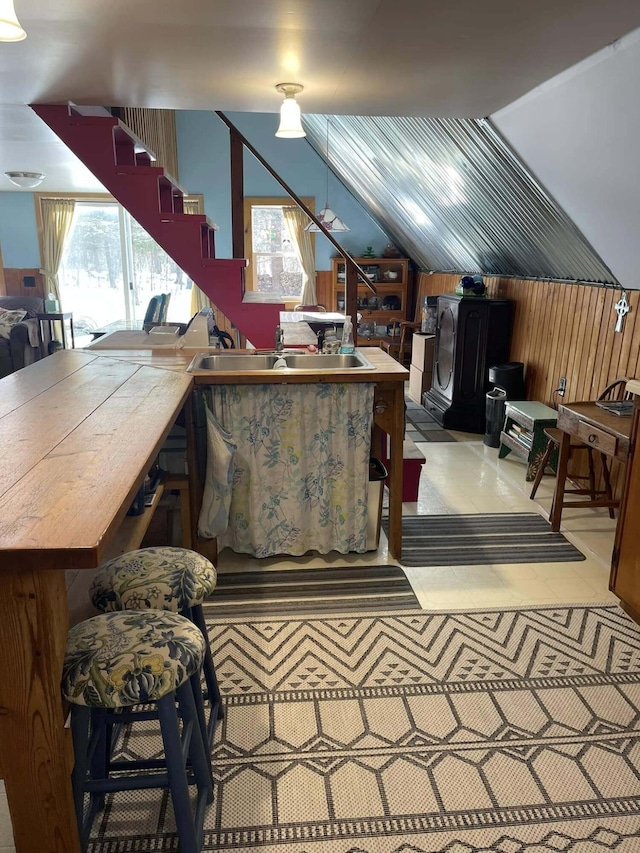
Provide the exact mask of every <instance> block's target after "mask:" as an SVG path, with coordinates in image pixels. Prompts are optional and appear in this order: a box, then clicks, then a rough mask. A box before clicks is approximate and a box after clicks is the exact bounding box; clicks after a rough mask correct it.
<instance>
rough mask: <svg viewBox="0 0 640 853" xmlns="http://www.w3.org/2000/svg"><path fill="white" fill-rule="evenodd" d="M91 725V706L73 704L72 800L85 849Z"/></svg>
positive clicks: (81, 846)
mask: <svg viewBox="0 0 640 853" xmlns="http://www.w3.org/2000/svg"><path fill="white" fill-rule="evenodd" d="M90 725H91V708H85V707H84V706H83V705H74V706H73V708H72V709H71V737H72V740H73V752H74V756H75V761H74V765H73V771H72V773H71V787H72V789H73V802H74V805H75V807H76V819H77V821H78V834H79V836H80V848H81V850H85V849H86V846H87V838H86V835H87V834H88V832H87V830H85V826H84V783H85V779H86V777H87V768H88V765H89V728H90Z"/></svg>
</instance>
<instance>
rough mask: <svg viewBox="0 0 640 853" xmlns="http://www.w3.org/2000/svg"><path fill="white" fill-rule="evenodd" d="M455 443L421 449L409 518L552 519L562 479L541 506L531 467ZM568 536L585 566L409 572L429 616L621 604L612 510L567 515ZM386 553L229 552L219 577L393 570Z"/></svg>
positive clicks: (477, 442)
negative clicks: (535, 515)
mask: <svg viewBox="0 0 640 853" xmlns="http://www.w3.org/2000/svg"><path fill="white" fill-rule="evenodd" d="M451 434H452V435H453V436H454V437H455V438H456V439H457V440H456V441H455V442H439V443H432V442H423V443H418V447H419V448H420V450H421V451H422V453H423V454H424V456H425V458H426V461H425V464H424V465H423V468H422V475H421V479H420V488H419V494H418V501H417V503H405V504H403V512H404V513H405V514H406V515H416V514H417V515H439V514H455V513H470V514H473V513H479V512H539V513H541V514H542V515H544V516H545V517H548V513H549V508H550V506H551V498H552V494H553V487H554V484H555V479H554V478H553V477H545V478H544V479H543V481H542V483H541V484H540V488H539V489H538V494H537V496H536V500H534V501H531V500H529V492H530V491H531V484H530V483H526V482H525V466H524V464H523V462H522V461H520V460H519V459H517V458H516V457H515V456H514V455H513V454H512V455H511V456H509V457H507V458H506V459H500V460H498V451H497V449H494V448H490V447H486V446H485V445H484V444H483V442H482V440H481V439H480V438H479V437H478V436H475V435H470V434H468V433H451ZM562 522H563V524H562V532H563V533H564V534H565V536H566V537H567V538H568V539H569V540H570V541H571V542H573V544H574V545H576V546H577V547H578V548H579V549H580V550H581V551H582V552H583V553H584V554H585V555H586V556H587V559H586V560H584V561H583V562H578V563H533V564H530V565H528V564H516V565H508V564H506V565H505V564H496V565H483V566H459V567H455V566H442V567H438V566H431V567H429V568H405V572H406V574H407V576H408V578H409V580H410V581H411V584H412V585H413V588H414V590H415V593H416V595H417V597H418V599H419V601H420V604H421V606H422V607H423V608H425V609H441V608H444V609H466V608H469V607H485V606H492V607H493V606H498V607H499V606H518V605H525V606H526V605H530V604H553V603H556V602H557V603H563V602H564V603H569V602H589V601H616V600H617V599H616V598H615V596H613V595H612V593H610V592H609V590H608V580H609V565H610V558H611V550H612V547H613V538H614V533H615V524H616V522H615V520H612V519H610V518H609V516H608V513H607V510H605V509H584V510H581V509H571V510H564V512H563V516H562ZM380 538H381V542H380V548H379V549H378V551H377V552H368V553H367V554H361V555H358V554H349V555H347V556H345V555H341V554H332V555H328V556H325V557H321V556H318V555H316V556H315V557H312V556H306V557H296V558H294V557H291V558H284V559H283V558H273V559H269V560H260V561H256V560H253V559H252V558H250V557H247V556H246V555H241V554H233V553H232V552H230V551H229V550H225V551H222V553H221V554H220V559H219V569H220V571H223V572H239V571H245V570H246V569H247V567H248V566H250V567H251V569H256V568H258V567H261V568H264V569H270V568H276V567H277V568H296V567H297V568H299V567H301V566H307V567H309V568H311V567H316V566H323V565H336V566H340V565H344V564H345V563H349V564H361V565H373V564H384V563H394V562H395V561H394V560H393V559H391V558H390V557H389V554H388V551H387V547H386V539H385V536H384V533H382V534H381V537H380Z"/></svg>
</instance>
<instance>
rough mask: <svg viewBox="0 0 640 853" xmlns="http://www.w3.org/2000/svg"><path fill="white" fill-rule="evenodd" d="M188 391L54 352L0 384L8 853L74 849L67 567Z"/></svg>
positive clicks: (97, 531) (106, 530)
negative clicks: (66, 697) (11, 850)
mask: <svg viewBox="0 0 640 853" xmlns="http://www.w3.org/2000/svg"><path fill="white" fill-rule="evenodd" d="M191 386H192V379H191V377H190V376H188V375H186V374H185V373H179V372H173V371H165V370H157V369H154V368H152V367H143V366H139V365H137V364H130V363H127V362H125V361H123V360H116V359H111V358H105V357H103V356H99V355H96V354H89V353H84V352H78V351H70V350H67V351H62V352H59V353H56V354H55V355H54V356H51V357H50V358H47V359H44V360H42V361H39V362H36V363H35V364H33V365H31V366H30V367H27V368H25V369H24V370H20V371H18V372H16V373H14V374H12V375H11V376H8V377H6V378H5V379H3V380H2V381H1V382H0V391H1V393H0V429H1V430H2V434H3V435H4V439H3V451H4V459H5V464H4V466H3V471H2V474H1V475H0V484H1V485H0V502H1V504H0V505H1V511H0V671H1V672H2V678H0V771H1V774H2V776H3V777H4V779H5V787H6V793H7V799H8V802H9V810H10V813H11V820H12V824H13V832H14V837H15V845H16V850H17V851H18V853H36V851H39V853H67V851H69V853H71V851H73V853H77V851H79V849H80V848H79V843H78V834H77V828H76V819H75V813H74V808H73V801H72V797H71V784H70V773H71V768H72V764H73V757H72V748H71V741H70V737H69V731H68V729H65V728H64V718H63V705H62V700H61V696H60V677H61V672H62V659H63V655H64V649H65V642H66V634H67V628H68V609H67V590H66V583H65V570H66V569H87V568H93V567H95V566H97V565H98V564H99V563H100V561H101V560H102V558H103V556H104V555H105V553H106V549H107V547H108V545H109V542H110V540H111V539H112V537H113V536H114V534H115V533H116V531H117V530H118V527H119V525H120V523H121V521H122V519H123V518H124V516H125V514H126V512H127V509H128V507H129V506H130V504H131V501H132V499H133V497H134V495H135V493H136V492H137V490H138V489H139V487H140V485H141V483H142V481H143V479H144V477H145V475H146V472H147V471H148V469H149V467H150V466H151V464H152V463H153V460H154V459H155V456H156V455H157V453H158V451H159V449H160V447H161V446H162V444H163V442H164V440H165V438H166V436H167V434H168V432H169V430H170V428H171V426H172V424H173V422H174V421H175V418H176V416H177V415H178V413H179V412H180V410H181V409H182V407H183V405H184V403H185V401H186V399H187V397H188V395H189V392H190V389H191Z"/></svg>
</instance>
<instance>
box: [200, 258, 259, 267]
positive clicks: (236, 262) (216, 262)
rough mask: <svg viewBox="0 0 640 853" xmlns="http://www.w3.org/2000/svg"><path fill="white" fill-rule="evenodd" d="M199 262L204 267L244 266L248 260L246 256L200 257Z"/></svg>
mask: <svg viewBox="0 0 640 853" xmlns="http://www.w3.org/2000/svg"><path fill="white" fill-rule="evenodd" d="M200 263H201V264H202V266H204V267H224V266H229V267H231V266H239V267H246V266H247V264H248V263H249V262H248V261H247V259H246V258H202V259H201V260H200Z"/></svg>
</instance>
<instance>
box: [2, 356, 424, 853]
mask: <svg viewBox="0 0 640 853" xmlns="http://www.w3.org/2000/svg"><path fill="white" fill-rule="evenodd" d="M96 343H97V342H96ZM365 353H366V355H367V357H368V358H369V359H370V361H371V362H372V364H374V365H375V367H376V370H375V372H374V373H369V374H368V375H366V376H364V375H363V374H360V377H359V378H358V379H356V378H355V377H354V376H353V374H352V375H351V376H349V377H347V376H342V377H340V378H338V377H336V376H335V375H334V376H332V377H331V381H369V382H374V383H375V385H376V391H375V406H376V414H375V420H376V424H377V426H378V428H382V429H384V430H385V431H387V432H388V433H389V434H390V435H391V454H392V456H391V487H390V535H389V548H390V552H391V553H392V555H394V556H397V557H399V556H400V548H401V535H402V441H403V435H404V381H405V379H406V378H407V376H408V372H407V371H406V370H405V369H404V368H402V367H401V366H400V365H399V364H398V363H397V362H395V361H394V360H393V359H391V358H390V357H389V356H388V355H386V354H385V353H383V352H382V351H381V350H377V349H376V348H371V349H370V350H369V349H366V350H365ZM192 355H193V353H187V352H182V351H181V352H174V353H169V352H166V351H164V352H162V353H157V354H156V353H155V352H154V351H149V350H145V351H135V350H127V349H126V348H125V349H122V350H117V349H113V350H108V351H106V350H105V351H101V350H100V349H98V348H97V347H95V345H94V347H92V348H91V350H84V351H78V350H63V351H60V352H58V353H56V354H55V355H53V356H50V357H48V358H46V359H43V360H41V361H39V362H36V363H35V364H33V365H30V366H29V367H27V368H24V369H23V370H20V371H17V372H16V373H14V374H12V375H11V376H8V377H5V378H4V379H2V380H0V430H1V431H2V434H3V436H4V439H3V451H4V466H3V470H2V473H1V474H0V507H1V509H0V672H1V673H2V677H1V678H0V777H3V778H4V780H5V787H6V793H7V799H8V803H9V811H10V814H11V820H12V825H13V831H14V837H15V845H16V850H17V853H78V851H79V849H80V848H79V842H78V833H77V827H76V819H75V813H74V807H73V800H72V795H71V781H70V774H71V769H72V765H73V755H72V746H71V739H70V734H69V730H68V729H66V728H65V727H64V722H65V721H64V710H63V703H62V699H61V695H60V677H61V673H62V660H63V656H64V649H65V643H66V634H67V630H68V625H69V610H68V601H67V589H66V583H65V572H66V571H67V570H69V569H74V570H87V569H92V568H95V567H96V566H97V565H99V563H100V562H101V561H102V560H103V559H104V558H105V557H106V556H108V555H109V548H110V544H111V543H112V542H113V541H114V539H115V538H116V535H117V533H118V531H119V529H120V527H121V524H122V522H123V520H124V518H125V516H126V512H127V509H128V507H129V506H130V504H131V502H132V500H133V498H134V496H135V494H136V492H137V491H138V489H139V488H140V486H141V484H142V482H143V480H144V477H145V475H146V473H147V471H148V470H149V468H150V467H151V465H152V463H153V461H154V459H155V457H156V456H157V454H158V452H159V450H160V448H161V447H162V445H163V443H164V441H165V439H166V437H167V435H168V433H169V431H170V429H171V426H172V425H173V423H174V422H175V419H176V417H177V416H178V414H179V413H180V411H181V410H182V408H183V406H184V405H185V403H186V402H187V401H188V400H189V399H190V394H191V391H192V389H193V387H194V385H195V384H196V383H199V382H202V381H204V379H203V378H202V377H199V376H194V375H193V374H189V373H186V372H185V370H186V367H187V366H188V364H189V361H190V360H191V357H192ZM209 380H210V381H211V377H209ZM221 381H222V379H221ZM231 381H239V380H238V379H237V378H236V379H235V380H234V379H233V378H232V377H229V376H228V375H227V377H226V382H231ZM241 381H244V382H251V381H265V380H264V377H262V379H261V380H260V379H258V378H254V379H253V380H251V378H250V377H249V376H247V374H246V373H245V374H243V375H242V380H241ZM288 381H306V382H309V381H310V379H309V376H308V375H307V376H306V377H304V378H302V377H301V378H300V379H298V378H296V379H293V378H291V377H290V378H289V380H288ZM311 381H323V379H322V378H321V377H318V378H317V379H315V378H314V379H312V380H311ZM324 381H329V380H328V378H327V379H326V380H324ZM192 479H194V478H192ZM191 509H192V514H193V513H194V512H195V511H196V510H198V509H199V507H195V506H194V505H193V503H192V507H191Z"/></svg>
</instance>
